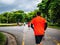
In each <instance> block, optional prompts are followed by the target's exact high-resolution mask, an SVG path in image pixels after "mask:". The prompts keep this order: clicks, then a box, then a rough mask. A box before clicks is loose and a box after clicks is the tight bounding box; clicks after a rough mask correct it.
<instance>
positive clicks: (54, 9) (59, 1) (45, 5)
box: [38, 0, 60, 24]
mask: <svg viewBox="0 0 60 45" xmlns="http://www.w3.org/2000/svg"><path fill="white" fill-rule="evenodd" d="M38 8H39V10H40V11H41V12H42V14H43V15H44V17H45V18H46V17H47V20H48V21H51V22H53V23H58V24H59V23H60V18H59V17H60V13H59V12H60V0H42V2H41V3H39V4H38Z"/></svg>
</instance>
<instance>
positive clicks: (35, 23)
mask: <svg viewBox="0 0 60 45" xmlns="http://www.w3.org/2000/svg"><path fill="white" fill-rule="evenodd" d="M31 27H32V29H33V30H34V34H35V39H36V44H37V45H42V44H41V40H42V38H43V36H44V34H45V30H46V28H47V21H46V20H45V19H44V18H43V17H41V13H40V12H37V14H36V17H34V18H33V19H32V20H31Z"/></svg>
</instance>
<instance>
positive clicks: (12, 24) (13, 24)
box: [0, 23, 22, 27]
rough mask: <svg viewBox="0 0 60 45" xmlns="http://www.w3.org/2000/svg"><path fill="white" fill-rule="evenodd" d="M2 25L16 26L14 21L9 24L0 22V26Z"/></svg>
mask: <svg viewBox="0 0 60 45" xmlns="http://www.w3.org/2000/svg"><path fill="white" fill-rule="evenodd" d="M21 25H22V24H19V26H21ZM4 26H17V24H16V23H11V24H6V23H0V27H4Z"/></svg>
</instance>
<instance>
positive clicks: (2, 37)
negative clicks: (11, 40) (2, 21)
mask: <svg viewBox="0 0 60 45" xmlns="http://www.w3.org/2000/svg"><path fill="white" fill-rule="evenodd" d="M5 42H6V36H5V35H4V34H3V33H2V32H0V45H5Z"/></svg>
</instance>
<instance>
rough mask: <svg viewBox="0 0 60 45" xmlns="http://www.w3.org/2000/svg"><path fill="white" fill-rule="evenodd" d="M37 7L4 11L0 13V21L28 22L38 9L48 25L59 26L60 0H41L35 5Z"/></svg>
mask: <svg viewBox="0 0 60 45" xmlns="http://www.w3.org/2000/svg"><path fill="white" fill-rule="evenodd" d="M37 8H38V9H35V10H34V11H31V12H28V13H25V12H24V11H23V10H17V11H11V12H4V13H1V14H0V23H18V22H20V23H23V22H29V21H30V20H31V19H32V18H33V17H35V15H36V12H37V11H40V12H41V16H42V17H44V18H46V20H47V22H48V24H49V25H59V26H60V0H42V2H41V3H39V4H38V5H37Z"/></svg>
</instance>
